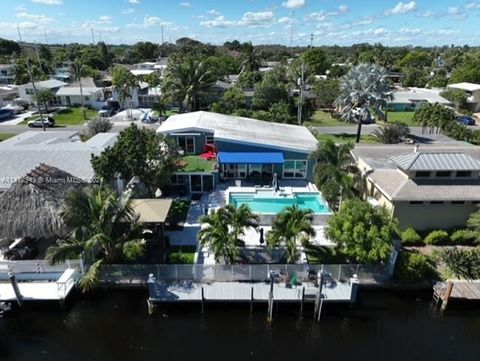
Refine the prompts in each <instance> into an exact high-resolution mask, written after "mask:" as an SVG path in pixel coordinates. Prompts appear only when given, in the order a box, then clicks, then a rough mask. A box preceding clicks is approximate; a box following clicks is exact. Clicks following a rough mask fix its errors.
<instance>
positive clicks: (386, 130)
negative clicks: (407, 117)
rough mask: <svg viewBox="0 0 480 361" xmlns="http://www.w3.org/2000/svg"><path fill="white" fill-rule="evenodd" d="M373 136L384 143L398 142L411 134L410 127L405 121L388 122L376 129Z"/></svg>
mask: <svg viewBox="0 0 480 361" xmlns="http://www.w3.org/2000/svg"><path fill="white" fill-rule="evenodd" d="M372 134H373V136H374V137H375V138H376V139H377V140H378V141H379V142H380V143H384V144H398V143H401V142H403V141H404V140H405V139H406V138H407V137H408V136H409V135H410V128H409V127H408V126H407V125H406V124H404V123H400V122H398V123H387V124H384V125H383V126H381V127H380V128H378V129H376V130H375V131H374V132H373V133H372Z"/></svg>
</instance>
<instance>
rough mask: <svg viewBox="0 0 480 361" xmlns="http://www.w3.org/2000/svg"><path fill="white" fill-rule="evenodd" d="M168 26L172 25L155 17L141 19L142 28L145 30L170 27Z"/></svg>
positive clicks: (146, 16)
mask: <svg viewBox="0 0 480 361" xmlns="http://www.w3.org/2000/svg"><path fill="white" fill-rule="evenodd" d="M170 25H172V23H171V22H169V21H165V20H162V19H160V18H159V17H156V16H148V15H145V18H144V19H143V26H144V27H145V28H152V27H155V26H170Z"/></svg>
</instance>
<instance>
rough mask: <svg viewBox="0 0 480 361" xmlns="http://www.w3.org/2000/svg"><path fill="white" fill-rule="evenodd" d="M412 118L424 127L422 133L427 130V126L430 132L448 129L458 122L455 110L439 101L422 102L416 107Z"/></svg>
mask: <svg viewBox="0 0 480 361" xmlns="http://www.w3.org/2000/svg"><path fill="white" fill-rule="evenodd" d="M412 120H413V121H414V122H415V123H417V124H419V125H420V126H421V127H422V133H423V132H425V129H427V128H428V129H429V132H430V133H433V132H437V133H438V132H440V131H441V132H444V131H446V130H448V129H449V128H450V127H451V126H452V124H456V122H455V112H454V111H453V110H451V109H448V108H446V107H445V106H443V105H441V104H438V103H435V104H430V103H428V104H422V105H421V106H420V107H418V108H417V109H415V114H414V115H413V119H412Z"/></svg>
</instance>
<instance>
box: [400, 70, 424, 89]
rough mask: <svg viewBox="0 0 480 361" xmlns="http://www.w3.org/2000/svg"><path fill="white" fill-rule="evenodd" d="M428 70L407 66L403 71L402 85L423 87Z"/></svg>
mask: <svg viewBox="0 0 480 361" xmlns="http://www.w3.org/2000/svg"><path fill="white" fill-rule="evenodd" d="M427 77H428V72H427V71H426V70H424V69H417V68H407V69H405V70H404V71H403V78H402V86H404V87H417V88H424V87H425V86H426V84H427V82H428V79H427Z"/></svg>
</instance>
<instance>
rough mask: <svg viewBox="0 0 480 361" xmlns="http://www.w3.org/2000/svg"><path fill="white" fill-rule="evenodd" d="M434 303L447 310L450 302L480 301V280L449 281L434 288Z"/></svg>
mask: <svg viewBox="0 0 480 361" xmlns="http://www.w3.org/2000/svg"><path fill="white" fill-rule="evenodd" d="M433 299H434V302H435V303H437V304H439V303H441V304H442V309H445V308H446V307H447V305H448V301H449V300H468V301H480V280H447V281H446V282H439V283H437V284H435V286H434V287H433Z"/></svg>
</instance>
